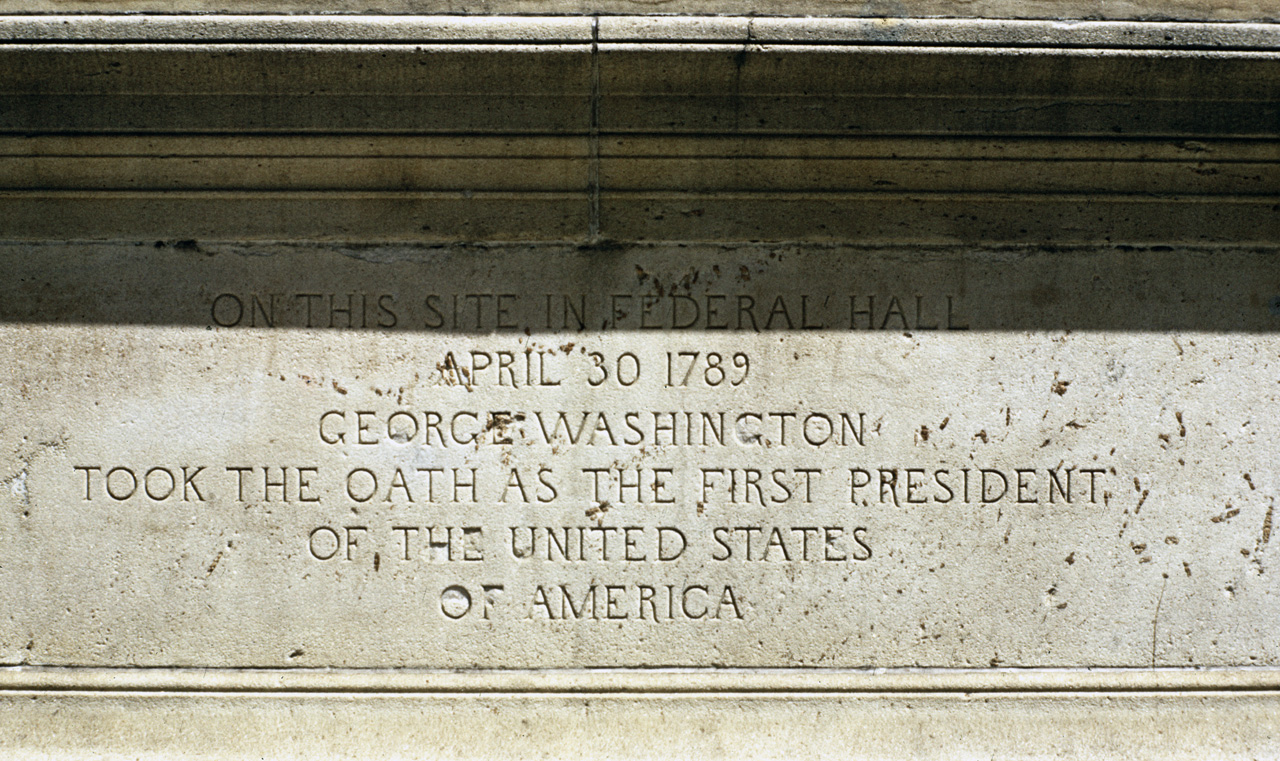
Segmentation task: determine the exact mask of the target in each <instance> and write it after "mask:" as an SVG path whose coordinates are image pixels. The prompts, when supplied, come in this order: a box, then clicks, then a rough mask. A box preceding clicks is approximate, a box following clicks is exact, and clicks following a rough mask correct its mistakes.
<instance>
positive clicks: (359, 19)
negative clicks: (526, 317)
mask: <svg viewBox="0 0 1280 761" xmlns="http://www.w3.org/2000/svg"><path fill="white" fill-rule="evenodd" d="M593 18H594V19H597V20H598V24H599V30H598V41H599V42H601V43H611V42H641V43H691V42H721V43H724V42H730V43H739V44H754V45H764V44H768V45H792V44H805V45H814V44H817V45H827V44H831V45H849V44H856V45H907V46H914V45H919V46H928V47H933V46H948V45H960V46H980V47H986V46H1008V47H1019V48H1021V47H1045V48H1115V49H1132V50H1137V49H1148V48H1149V49H1158V50H1164V51H1173V50H1221V51H1245V50H1261V51H1273V50H1275V49H1276V48H1277V47H1280V25H1276V24H1267V23H1199V24H1190V23H1180V22H1169V21H1076V22H1067V23H1063V22H1059V21H1038V20H1016V19H1011V20H999V19H941V18H917V19H899V18H874V19H861V18H798V17H790V18H788V17H770V16H762V17H754V16H752V17H748V16H618V15H598V16H594V17H592V16H471V17H459V16H429V15H428V16H403V15H401V16H397V15H341V16H333V15H323V16H320V15H306V14H300V15H271V14H263V15H217V16H202V17H192V16H189V15H177V14H152V15H107V14H84V15H23V16H0V41H2V42H32V43H52V42H63V43H86V44H92V43H124V42H141V43H147V42H178V43H182V44H187V45H191V44H221V43H244V44H275V43H289V42H306V43H317V44H345V43H362V42H372V43H395V42H401V43H412V44H452V43H472V44H485V43H499V44H500V43H533V44H560V43H572V42H579V43H582V42H590V41H591V40H592V28H591V27H592V19H593Z"/></svg>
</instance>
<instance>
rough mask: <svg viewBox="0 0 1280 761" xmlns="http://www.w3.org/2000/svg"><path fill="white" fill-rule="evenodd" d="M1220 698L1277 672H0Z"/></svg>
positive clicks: (527, 689)
mask: <svg viewBox="0 0 1280 761" xmlns="http://www.w3.org/2000/svg"><path fill="white" fill-rule="evenodd" d="M13 691H40V692H44V691H58V692H223V693H247V692H266V693H279V692H317V693H329V692H338V693H392V694H413V693H475V694H494V693H511V694H528V693H546V694H556V693H593V694H599V693H617V694H647V693H652V694H678V693H742V694H749V693H762V694H769V693H787V694H831V693H844V694H859V693H871V694H904V695H906V694H913V693H916V694H938V693H941V694H949V693H960V694H973V693H1045V692H1048V693H1058V692H1060V693H1159V692H1178V693H1188V692H1191V693H1218V692H1232V693H1236V692H1253V693H1277V692H1280V670H1277V669H1269V668H1232V669H1167V668H1161V669H1095V670H1073V669H975V670H964V669H956V670H947V669H943V670H933V669H920V670H913V669H875V670H865V671H864V670H849V669H548V670H507V669H483V670H482V669H478V670H474V671H437V670H414V669H182V668H128V669H126V668H75V667H39V666H17V667H5V668H0V692H13Z"/></svg>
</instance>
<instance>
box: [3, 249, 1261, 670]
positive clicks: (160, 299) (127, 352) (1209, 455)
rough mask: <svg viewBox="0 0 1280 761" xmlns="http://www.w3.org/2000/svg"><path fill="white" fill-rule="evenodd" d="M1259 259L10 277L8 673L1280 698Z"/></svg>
mask: <svg viewBox="0 0 1280 761" xmlns="http://www.w3.org/2000/svg"><path fill="white" fill-rule="evenodd" d="M50 257H53V258H56V259H58V260H59V261H63V262H75V263H76V266H75V267H64V268H63V269H62V270H61V271H59V270H58V268H57V267H54V266H53V265H52V263H51V262H52V260H51V258H50ZM1273 257H1274V253H1273V252H1270V251H1259V252H1239V251H1237V252H1234V253H1228V252H1196V251H1186V250H1180V251H1163V250H1155V251H1126V250H1109V251H1107V250H1095V251H1076V252H1071V253H1070V254H1067V253H1064V252H1035V251H1017V252H999V251H972V250H929V251H919V250H898V251H893V250H880V251H868V250H862V249H850V248H845V249H835V248H832V249H824V248H807V249H806V248H803V247H800V248H797V247H739V248H734V247H724V248H714V249H711V248H702V249H699V248H689V247H686V248H679V247H630V248H628V247H618V248H612V249H601V250H574V249H554V248H544V249H538V248H520V247H507V248H500V249H496V250H493V251H490V252H488V253H487V255H485V256H478V255H477V254H476V252H474V251H468V250H465V249H457V250H431V249H394V248H374V249H343V248H341V247H334V248H320V247H279V248H270V247H264V248H260V249H255V248H252V247H219V246H216V245H204V244H200V243H196V242H191V243H183V244H182V245H179V246H168V245H162V246H161V247H160V248H157V247H155V246H154V245H152V244H150V243H148V244H147V245H102V246H90V247H70V248H66V247H58V246H49V247H24V246H13V247H10V248H9V249H8V250H7V251H6V259H5V268H6V270H7V275H8V276H7V277H6V279H5V282H6V283H7V285H6V286H5V287H6V290H7V291H8V292H7V293H6V294H5V299H4V303H5V309H6V313H5V318H6V320H7V321H8V325H7V326H6V327H5V328H4V329H3V330H4V333H5V338H4V341H3V343H2V344H0V345H2V346H3V352H4V357H3V361H4V363H5V366H6V367H7V368H9V369H8V371H7V373H6V380H5V382H4V385H3V390H2V392H0V405H2V407H3V409H5V410H6V422H5V426H4V428H3V432H2V435H3V444H4V448H5V451H6V452H8V454H7V455H6V462H5V466H4V472H3V473H0V478H2V479H3V483H4V485H5V488H4V489H3V490H2V491H0V503H2V505H3V509H0V529H2V530H0V547H2V549H3V556H4V557H6V558H9V559H10V560H8V561H6V562H5V563H4V564H3V565H0V590H2V591H0V600H3V602H4V608H5V609H6V610H8V611H10V613H9V615H8V616H7V617H6V618H5V619H3V620H2V621H0V647H2V648H3V659H4V660H5V661H7V662H8V663H11V664H38V665H98V666H137V665H145V666H192V667H287V666H288V667H296V666H310V667H361V668H382V667H423V668H458V667H480V668H544V667H564V668H569V667H630V666H634V667H654V666H739V667H796V666H811V667H812V666H830V667H845V668H848V667H854V668H861V667H917V666H925V667H944V668H960V667H968V668H972V667H992V666H1011V667H1045V666H1054V667H1099V666H1107V667H1130V668H1150V667H1163V666H1194V667H1209V666H1215V667H1216V666H1232V667H1235V666H1259V665H1270V666H1274V665H1276V664H1277V662H1278V661H1280V650H1278V649H1277V646H1276V644H1275V642H1274V637H1272V636H1271V633H1272V632H1273V630H1274V626H1273V624H1272V622H1273V621H1274V620H1275V619H1276V616H1277V614H1280V599H1278V598H1277V596H1276V594H1275V591H1274V589H1273V585H1271V584H1270V583H1269V582H1268V579H1269V574H1268V570H1269V568H1270V565H1271V564H1272V563H1273V562H1274V559H1275V555H1276V548H1275V544H1276V540H1275V538H1274V537H1273V536H1272V530H1273V509H1274V495H1275V493H1276V489H1277V484H1276V477H1277V474H1276V470H1275V467H1274V457H1273V453H1272V449H1273V447H1272V446H1271V442H1273V441H1275V440H1276V438H1277V436H1280V430H1277V422H1276V419H1275V416H1274V415H1271V414H1269V413H1268V411H1269V410H1271V409H1273V408H1274V406H1275V405H1276V403H1277V399H1276V394H1277V385H1276V378H1277V371H1278V370H1280V366H1278V365H1277V360H1276V359H1275V358H1276V356H1277V349H1278V348H1280V347H1278V346H1277V344H1276V340H1275V339H1274V338H1273V333H1274V331H1275V328H1274V325H1275V320H1277V319H1280V317H1277V316H1276V312H1277V311H1280V309H1277V307H1276V303H1277V301H1278V299H1277V298H1276V296H1275V295H1274V293H1273V290H1274V289H1275V288H1276V283H1275V280H1274V274H1273V273H1274V268H1273V267H1274V265H1273ZM1042 281H1044V282H1042ZM91 284H93V285H92V286H91ZM94 288H96V291H95V290H94ZM455 297H456V300H455ZM580 318H581V323H580V322H579V319H580ZM268 323H272V324H274V327H269V326H268ZM668 363H670V364H668ZM562 415H563V418H562V417H561V416H562ZM198 468H203V470H200V471H197V469H198ZM473 469H474V470H473ZM513 471H514V472H515V473H516V474H517V475H514V476H513V475H512V473H513ZM620 471H621V472H620ZM375 482H376V486H375ZM471 483H474V484H475V485H474V486H471V485H470V484H471ZM432 527H434V530H433V529H432ZM446 527H452V528H451V529H449V530H446ZM775 528H776V529H777V530H776V531H775V530H774V529H775ZM548 535H551V536H553V537H555V539H556V541H551V540H550V539H549V538H548ZM433 542H434V545H435V546H432V544H433ZM606 542H607V543H608V545H607V546H606V545H605V543H606ZM584 545H585V546H584ZM748 545H749V546H748ZM561 546H563V547H564V549H563V550H562V549H560V547H561ZM682 547H683V549H682V550H681V548H682ZM566 555H567V556H568V559H566V558H565V556H566Z"/></svg>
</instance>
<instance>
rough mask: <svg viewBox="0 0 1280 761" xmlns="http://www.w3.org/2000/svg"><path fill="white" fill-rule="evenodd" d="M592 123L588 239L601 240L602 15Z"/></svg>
mask: <svg viewBox="0 0 1280 761" xmlns="http://www.w3.org/2000/svg"><path fill="white" fill-rule="evenodd" d="M590 118H591V124H590V128H589V131H588V132H587V152H588V156H587V204H588V210H587V239H588V241H589V242H591V243H595V242H596V241H598V240H600V16H599V15H593V16H592V17H591V117H590Z"/></svg>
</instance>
